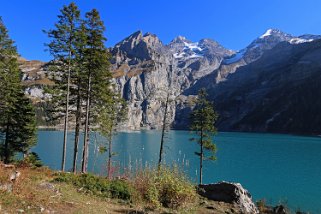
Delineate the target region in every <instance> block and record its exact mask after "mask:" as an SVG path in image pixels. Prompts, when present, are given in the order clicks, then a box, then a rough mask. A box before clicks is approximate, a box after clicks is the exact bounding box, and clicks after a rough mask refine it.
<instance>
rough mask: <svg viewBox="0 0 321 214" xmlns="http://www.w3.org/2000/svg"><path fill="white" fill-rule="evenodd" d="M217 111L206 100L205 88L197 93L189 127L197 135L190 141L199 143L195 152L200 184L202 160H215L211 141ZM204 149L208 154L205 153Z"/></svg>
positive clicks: (214, 147)
mask: <svg viewBox="0 0 321 214" xmlns="http://www.w3.org/2000/svg"><path fill="white" fill-rule="evenodd" d="M217 117H218V115H217V113H216V112H215V110H214V107H213V103H211V102H210V101H208V100H207V93H206V90H205V89H201V90H200V91H199V93H198V99H197V103H196V106H195V108H194V110H193V111H192V113H191V125H190V129H191V131H192V133H193V134H196V135H197V136H198V137H196V138H191V139H190V140H191V141H194V142H197V143H198V144H199V145H200V152H195V154H196V155H198V156H199V157H200V172H199V174H200V181H199V182H200V184H202V179H203V177H202V171H203V160H215V159H216V157H215V152H216V146H215V144H214V143H213V135H214V134H215V133H216V128H215V126H214V124H215V122H216V120H217ZM204 150H206V151H207V152H208V154H205V151H204Z"/></svg>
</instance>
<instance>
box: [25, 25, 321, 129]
mask: <svg viewBox="0 0 321 214" xmlns="http://www.w3.org/2000/svg"><path fill="white" fill-rule="evenodd" d="M320 39H321V36H319V35H302V36H298V37H296V36H292V35H290V34H286V33H283V32H282V31H280V30H277V29H269V30H267V31H266V32H265V33H264V34H263V35H261V36H259V37H258V38H256V39H255V40H254V41H253V42H252V43H251V44H249V45H248V46H247V47H245V48H244V49H242V50H239V51H233V50H228V49H226V48H224V47H223V46H222V45H220V44H219V43H218V42H216V41H214V40H211V39H202V40H200V41H199V42H192V41H190V40H188V39H186V38H185V37H182V36H178V37H177V38H175V39H173V40H172V41H171V42H170V43H169V44H167V45H166V44H163V43H162V42H161V41H160V40H159V38H158V37H157V36H156V35H154V34H151V33H146V34H143V33H142V32H140V31H138V32H136V33H133V34H132V35H130V36H129V37H127V38H125V39H124V40H122V41H121V42H119V43H118V44H116V45H115V46H114V47H112V48H110V52H111V53H112V56H113V57H112V60H111V62H112V68H111V69H112V71H113V75H114V80H115V83H116V85H117V89H118V90H119V92H120V93H121V94H122V96H123V97H124V98H125V99H126V100H127V101H128V109H129V111H128V122H126V124H124V125H123V128H125V129H141V128H144V129H158V128H159V127H160V126H161V125H162V117H163V115H164V109H165V99H166V95H167V93H168V92H170V98H171V103H170V108H169V111H170V117H169V121H168V122H169V123H171V124H172V127H173V128H174V129H186V128H187V127H188V123H189V122H188V115H189V113H190V111H191V109H192V108H193V100H194V99H195V95H196V94H197V91H198V90H199V89H200V88H206V89H207V91H208V93H209V95H210V96H209V97H210V99H212V100H213V101H214V105H215V107H216V109H217V110H218V112H219V114H220V119H219V121H218V124H217V125H218V127H219V130H222V131H257V132H281V133H299V134H320V133H321V99H320V97H321V96H320V95H321V40H320ZM28 63H29V64H30V65H29V66H28ZM37 63H38V64H37ZM21 66H22V70H23V72H24V78H23V81H24V82H25V84H28V86H30V87H28V88H27V90H26V93H28V94H29V95H30V96H31V97H34V98H35V99H36V100H43V99H44V97H46V96H48V95H45V94H43V90H42V87H43V85H46V84H51V81H50V80H49V79H50V78H48V74H47V72H46V69H45V63H41V62H37V61H26V60H21Z"/></svg>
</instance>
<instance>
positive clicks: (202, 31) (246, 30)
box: [0, 0, 321, 61]
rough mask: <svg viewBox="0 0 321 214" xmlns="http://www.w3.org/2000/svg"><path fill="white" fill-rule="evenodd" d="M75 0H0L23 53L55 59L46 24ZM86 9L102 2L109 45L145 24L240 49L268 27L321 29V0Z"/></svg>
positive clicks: (153, 1)
mask: <svg viewBox="0 0 321 214" xmlns="http://www.w3.org/2000/svg"><path fill="white" fill-rule="evenodd" d="M70 2H71V1H70V0H0V3H1V7H0V16H2V18H3V20H4V22H5V24H6V26H7V28H8V29H9V33H10V36H11V37H12V38H13V39H14V40H15V41H16V44H17V46H18V51H19V53H20V54H21V55H22V56H23V57H25V58H27V59H39V60H45V61H46V60H49V59H50V55H49V53H48V52H45V51H44V50H45V47H44V43H45V42H47V41H48V39H47V36H46V35H45V34H44V33H42V30H43V29H50V28H52V27H53V24H54V23H55V22H56V21H57V15H58V14H59V9H60V8H61V7H62V6H63V5H65V4H69V3H70ZM74 2H76V4H77V5H78V6H79V8H80V10H81V11H82V13H83V14H84V13H85V12H86V11H89V10H91V9H92V8H96V9H98V10H99V11H100V13H101V16H102V19H103V20H104V22H105V25H106V28H107V30H106V37H107V38H108V41H107V46H108V47H109V46H112V45H114V44H115V43H117V42H119V41H120V40H122V39H124V38H125V37H127V36H129V35H130V34H131V33H133V32H135V31H137V30H142V31H143V32H151V33H154V34H156V35H158V36H159V38H160V39H161V40H162V41H163V42H164V43H165V44H166V43H169V42H170V41H171V40H172V39H173V38H175V37H176V36H178V35H182V36H185V37H187V38H188V39H190V40H192V41H198V40H200V39H202V38H211V39H214V40H216V41H218V42H219V43H221V44H222V45H223V46H225V47H227V48H229V49H233V50H238V49H242V48H244V47H245V46H246V45H248V44H249V43H250V42H251V41H252V40H253V39H255V38H256V37H258V36H259V35H261V34H263V33H264V32H265V31H266V30H267V29H268V28H278V29H280V30H282V31H284V32H287V33H290V34H293V35H301V34H305V33H310V34H321V1H320V0H304V1H300V0H75V1H74Z"/></svg>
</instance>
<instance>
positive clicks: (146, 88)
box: [111, 32, 233, 129]
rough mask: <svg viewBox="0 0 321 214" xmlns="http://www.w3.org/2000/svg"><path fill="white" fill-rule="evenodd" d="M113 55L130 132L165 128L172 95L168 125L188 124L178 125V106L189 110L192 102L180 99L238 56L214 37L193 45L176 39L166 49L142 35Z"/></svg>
mask: <svg viewBox="0 0 321 214" xmlns="http://www.w3.org/2000/svg"><path fill="white" fill-rule="evenodd" d="M111 53H112V55H113V59H112V70H113V74H114V77H115V83H116V85H117V87H118V90H119V92H120V93H121V94H122V96H123V97H124V98H125V99H126V100H127V101H128V107H129V112H128V122H127V124H124V127H123V128H125V129H140V128H146V129H158V128H160V127H161V126H162V120H163V119H162V118H163V116H164V110H165V100H166V96H167V93H169V94H170V97H171V99H170V104H169V110H168V112H169V117H168V121H167V122H168V123H170V124H177V125H178V126H180V125H181V124H180V123H182V124H183V123H185V126H186V121H183V122H178V121H175V118H178V117H177V112H176V108H177V106H179V109H180V110H183V111H184V112H185V111H186V110H185V108H187V109H188V108H189V106H187V105H188V100H190V98H189V97H188V96H180V95H181V94H182V93H183V91H184V90H186V89H188V88H190V87H191V86H192V85H194V84H195V83H196V82H197V80H198V79H200V78H202V77H204V76H205V75H207V74H209V73H210V72H212V71H213V70H215V69H216V68H218V66H219V65H220V63H221V62H222V61H223V59H224V57H226V56H230V55H231V54H233V52H232V51H230V50H227V49H225V48H223V47H222V46H221V45H219V44H218V43H217V42H215V41H212V40H209V39H204V40H201V41H200V42H198V43H193V42H191V41H189V40H187V39H186V38H184V37H177V38H176V39H174V40H173V41H172V42H171V43H170V44H168V45H166V46H165V45H163V44H162V42H161V41H160V40H159V39H158V38H157V37H156V36H155V35H153V34H150V33H147V34H145V35H143V34H142V33H141V32H136V33H134V34H132V35H131V36H129V37H128V38H126V39H124V40H123V41H122V42H120V43H118V44H117V45H116V46H115V47H114V48H112V49H111ZM191 97H193V96H191ZM187 111H188V110H187ZM184 116H186V115H184Z"/></svg>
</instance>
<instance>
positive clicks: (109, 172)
mask: <svg viewBox="0 0 321 214" xmlns="http://www.w3.org/2000/svg"><path fill="white" fill-rule="evenodd" d="M108 141H109V145H108V146H109V148H108V165H107V176H108V179H111V158H112V137H111V136H110V137H109V139H108Z"/></svg>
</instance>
